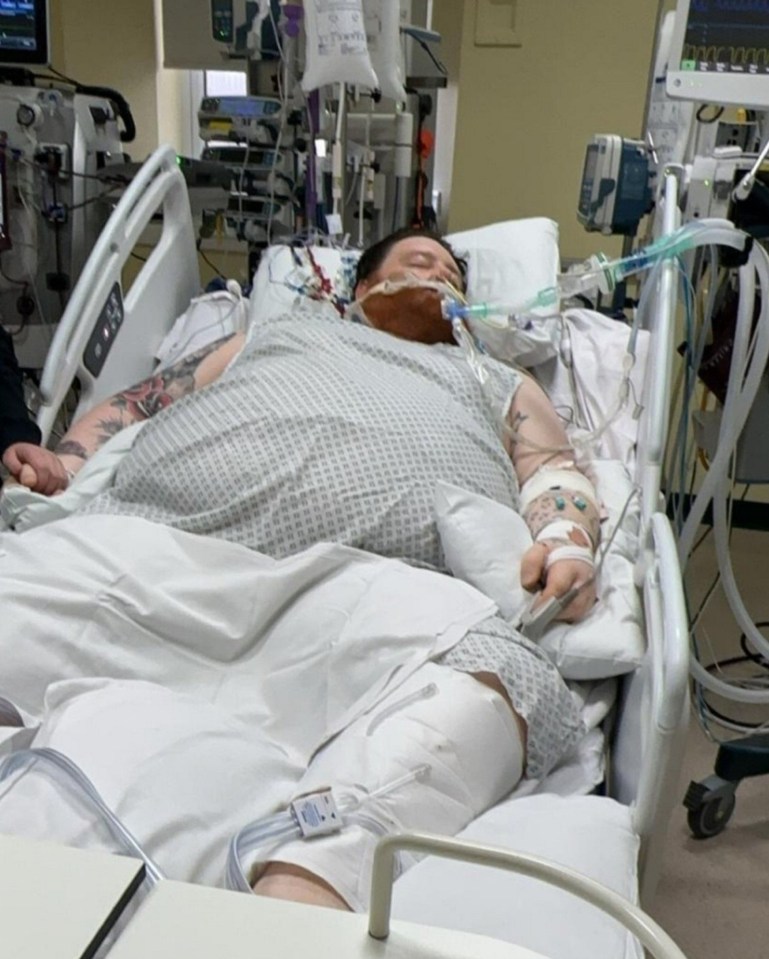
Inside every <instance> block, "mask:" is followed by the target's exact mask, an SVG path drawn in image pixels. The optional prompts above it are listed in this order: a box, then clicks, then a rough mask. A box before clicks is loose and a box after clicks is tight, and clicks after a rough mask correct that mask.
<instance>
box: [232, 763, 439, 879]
mask: <svg viewBox="0 0 769 959" xmlns="http://www.w3.org/2000/svg"><path fill="white" fill-rule="evenodd" d="M430 772H431V769H430V766H429V764H427V763H421V764H420V765H419V766H417V767H416V768H415V769H413V770H412V771H411V772H408V773H404V775H403V776H399V777H398V778H397V779H393V780H392V781H391V782H389V783H385V785H384V786H380V787H379V789H374V790H373V791H372V792H370V793H368V794H367V795H366V796H364V797H363V798H362V799H358V798H356V797H344V798H341V799H340V800H339V802H338V803H337V809H338V811H339V813H340V816H341V819H342V827H343V828H344V826H345V825H349V824H350V823H352V822H358V823H359V824H360V825H362V826H364V828H367V829H373V831H381V830H380V829H379V828H378V825H376V820H374V819H373V818H372V817H370V816H366V815H365V807H366V804H367V803H369V802H371V801H372V800H374V799H380V798H381V797H382V796H387V795H388V794H389V793H391V792H394V791H395V790H396V789H400V788H401V786H406V785H408V784H409V783H411V782H424V780H425V779H427V777H428V776H429V775H430ZM301 838H302V830H301V829H300V827H299V824H298V822H297V821H296V819H295V818H294V814H293V812H292V811H291V810H290V809H286V810H284V811H283V812H279V813H276V814H275V815H273V816H267V817H265V818H263V819H257V820H255V821H254V822H250V823H248V824H247V825H246V826H244V827H243V828H242V829H241V830H240V832H238V833H236V835H235V836H233V837H232V840H231V841H230V848H229V852H228V854H227V867H226V882H227V887H228V888H229V889H233V890H235V891H236V892H251V891H252V889H251V883H250V882H249V881H248V877H247V876H246V874H245V872H244V870H243V862H244V860H245V859H246V857H247V856H248V854H249V853H251V852H253V851H254V850H255V849H258V848H259V847H260V846H264V845H266V844H268V843H271V844H276V843H278V842H289V841H290V840H293V839H301Z"/></svg>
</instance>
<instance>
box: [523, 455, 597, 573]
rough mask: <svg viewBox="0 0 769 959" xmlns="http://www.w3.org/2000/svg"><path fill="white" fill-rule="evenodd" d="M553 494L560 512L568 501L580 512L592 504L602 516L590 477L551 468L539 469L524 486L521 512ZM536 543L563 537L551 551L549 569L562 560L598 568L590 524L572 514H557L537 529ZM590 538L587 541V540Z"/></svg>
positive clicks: (567, 470)
mask: <svg viewBox="0 0 769 959" xmlns="http://www.w3.org/2000/svg"><path fill="white" fill-rule="evenodd" d="M545 494H550V498H551V500H552V503H553V505H554V507H555V510H556V511H560V510H563V509H565V508H566V505H567V503H568V504H570V505H571V506H573V507H574V508H575V509H576V510H577V511H578V513H582V512H584V511H585V510H587V508H588V505H590V506H592V507H593V508H594V509H595V511H596V513H597V514H599V515H600V507H599V504H598V497H597V495H596V491H595V488H594V486H593V484H592V483H591V482H590V480H589V479H588V478H587V477H586V476H585V475H584V474H583V473H580V472H579V471H578V470H576V469H563V468H561V469H558V468H555V469H548V468H543V469H540V470H538V471H537V472H536V473H534V475H533V476H531V477H530V478H529V479H528V480H527V482H526V483H524V485H523V487H522V488H521V493H520V501H521V513H522V514H523V515H524V517H526V518H527V521H528V520H529V517H527V516H526V514H527V512H528V511H529V510H530V508H531V507H532V505H533V504H534V503H535V501H537V500H538V499H539V498H540V497H542V496H544V495H545ZM534 538H535V541H536V542H544V541H546V540H560V541H562V542H563V543H564V545H563V546H556V547H554V548H553V549H551V550H550V552H549V554H548V559H547V561H546V568H548V567H549V566H550V565H551V564H552V563H555V562H558V560H561V559H576V560H579V561H581V562H583V563H587V564H588V565H590V566H591V567H593V568H594V567H595V562H594V559H593V551H594V548H595V546H596V543H595V542H594V539H593V535H592V534H591V532H590V528H589V526H588V525H587V523H584V524H583V523H581V522H579V519H578V518H577V517H575V516H574V515H572V516H571V517H567V516H556V517H554V518H552V519H550V520H549V522H546V523H545V525H544V526H543V527H541V528H540V529H539V530H537V532H536V535H535V537H534ZM585 541H586V543H585Z"/></svg>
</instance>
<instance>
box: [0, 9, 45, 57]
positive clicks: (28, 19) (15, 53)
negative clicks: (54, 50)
mask: <svg viewBox="0 0 769 959" xmlns="http://www.w3.org/2000/svg"><path fill="white" fill-rule="evenodd" d="M48 62H49V56H48V3H47V0H0V63H6V64H18V65H20V66H36V65H37V66H43V65H47V64H48Z"/></svg>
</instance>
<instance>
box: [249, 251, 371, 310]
mask: <svg viewBox="0 0 769 959" xmlns="http://www.w3.org/2000/svg"><path fill="white" fill-rule="evenodd" d="M359 257H360V250H337V249H333V248H332V247H326V246H312V247H310V248H309V252H308V250H307V249H305V247H301V246H299V247H291V246H285V245H279V246H271V247H269V248H268V249H267V250H266V251H265V253H264V256H263V257H262V258H261V260H260V261H259V267H258V268H257V271H256V273H255V275H254V283H253V288H252V290H251V297H250V305H249V320H250V321H256V322H259V323H264V322H267V321H269V320H272V319H274V318H275V317H277V316H283V315H284V314H286V313H290V312H291V310H292V309H293V308H294V307H295V306H296V304H297V303H298V302H299V301H300V300H301V299H302V297H304V296H308V295H310V294H311V290H312V285H313V284H314V283H317V282H318V276H317V274H316V272H315V270H314V268H313V263H312V261H313V260H314V261H315V264H316V265H317V267H318V269H319V270H320V272H321V274H322V278H323V279H324V280H328V282H329V283H330V284H331V288H332V289H333V291H334V293H335V295H336V296H337V297H338V298H339V302H340V303H341V304H342V305H343V306H346V305H347V304H348V303H350V302H351V300H352V291H353V286H354V283H355V267H356V265H357V263H358V259H359Z"/></svg>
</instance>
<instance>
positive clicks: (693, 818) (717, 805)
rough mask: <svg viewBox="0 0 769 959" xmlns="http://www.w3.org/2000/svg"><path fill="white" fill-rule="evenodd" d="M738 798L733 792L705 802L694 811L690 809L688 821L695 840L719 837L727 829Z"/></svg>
mask: <svg viewBox="0 0 769 959" xmlns="http://www.w3.org/2000/svg"><path fill="white" fill-rule="evenodd" d="M736 801H737V800H736V798H735V796H734V793H733V792H730V793H727V794H726V795H721V796H714V797H712V798H711V799H705V800H703V801H702V802H701V803H700V804H699V805H697V806H695V807H694V808H693V809H689V812H688V813H687V816H686V821H687V823H688V824H689V829H691V832H692V835H693V836H694V838H695V839H710V838H711V836H717V835H718V834H719V833H720V832H722V831H723V829H724V828H725V827H726V824H727V823H728V822H729V820H730V818H731V815H732V813H733V812H734V806H735V803H736Z"/></svg>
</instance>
